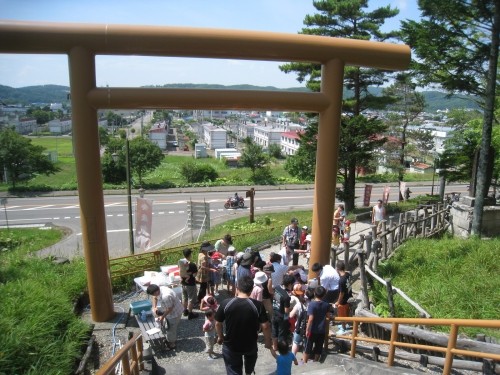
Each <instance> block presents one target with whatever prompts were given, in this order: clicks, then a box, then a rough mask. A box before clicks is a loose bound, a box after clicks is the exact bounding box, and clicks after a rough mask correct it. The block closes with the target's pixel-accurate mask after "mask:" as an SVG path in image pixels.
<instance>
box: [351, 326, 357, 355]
mask: <svg viewBox="0 0 500 375" xmlns="http://www.w3.org/2000/svg"><path fill="white" fill-rule="evenodd" d="M358 324H359V323H358V322H353V325H352V342H351V358H354V357H355V356H356V343H357V341H356V338H357V337H358Z"/></svg>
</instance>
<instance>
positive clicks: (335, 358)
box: [152, 352, 422, 375]
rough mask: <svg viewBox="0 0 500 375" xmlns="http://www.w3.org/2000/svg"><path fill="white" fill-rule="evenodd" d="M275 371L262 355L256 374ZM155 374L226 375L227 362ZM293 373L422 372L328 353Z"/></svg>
mask: <svg viewBox="0 0 500 375" xmlns="http://www.w3.org/2000/svg"><path fill="white" fill-rule="evenodd" d="M275 370H276V362H275V360H274V358H273V357H272V356H271V354H270V353H269V352H265V353H259V358H258V360H257V364H256V366H255V374H257V375H261V374H265V375H272V374H274V371H275ZM152 373H153V374H166V373H168V374H189V375H206V374H225V373H226V370H225V367H224V360H223V359H222V357H219V358H217V359H214V360H208V359H206V360H197V361H195V362H184V363H178V364H169V365H167V366H165V367H160V366H159V365H158V364H155V365H154V366H153V372H152ZM292 374H296V375H299V374H304V375H305V374H307V375H346V374H349V375H391V374H394V375H396V374H397V375H401V374H403V375H404V374H407V375H415V374H422V372H421V371H417V370H414V369H407V368H404V367H399V366H396V367H388V366H387V365H386V364H383V363H375V362H373V361H370V360H367V359H362V358H354V359H352V358H350V357H349V356H347V355H343V354H329V355H327V356H326V358H325V359H324V361H323V362H309V363H307V364H299V365H298V366H292Z"/></svg>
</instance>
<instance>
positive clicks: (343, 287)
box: [334, 272, 351, 305]
mask: <svg viewBox="0 0 500 375" xmlns="http://www.w3.org/2000/svg"><path fill="white" fill-rule="evenodd" d="M350 276H351V275H350V274H349V272H346V273H345V274H344V275H343V276H340V280H339V293H342V292H344V296H343V297H342V300H341V301H340V304H341V305H345V304H346V303H347V300H348V299H349V297H350V295H349V289H348V287H347V282H348V280H349V278H350ZM334 302H337V301H334Z"/></svg>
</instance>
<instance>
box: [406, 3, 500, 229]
mask: <svg viewBox="0 0 500 375" xmlns="http://www.w3.org/2000/svg"><path fill="white" fill-rule="evenodd" d="M418 5H419V8H420V11H421V16H422V17H421V19H420V20H419V21H418V22H417V21H405V22H403V23H402V31H403V35H404V40H405V42H406V43H408V44H409V45H410V46H411V47H412V48H413V50H414V52H415V54H416V56H417V57H418V60H416V61H415V62H414V65H415V69H416V70H417V71H418V72H419V74H420V80H421V83H422V84H423V85H430V84H437V85H439V86H441V87H442V88H444V89H445V90H447V91H448V92H449V93H467V94H471V95H475V96H476V97H477V98H479V102H480V104H481V106H482V107H483V109H484V111H483V120H482V122H483V123H482V131H481V146H480V154H479V168H478V173H477V192H476V200H475V204H474V214H473V219H472V234H474V235H480V234H481V225H482V218H483V206H484V197H485V196H486V194H487V193H488V190H489V186H490V183H491V180H490V181H488V176H489V175H490V171H488V163H489V160H490V159H491V152H492V149H491V147H490V146H491V144H492V130H493V122H494V116H493V114H494V110H495V94H496V87H497V79H498V76H497V70H498V57H499V55H498V49H499V45H500V36H499V34H500V2H499V1H498V0H477V1H470V0H467V1H464V0H420V1H419V2H418Z"/></svg>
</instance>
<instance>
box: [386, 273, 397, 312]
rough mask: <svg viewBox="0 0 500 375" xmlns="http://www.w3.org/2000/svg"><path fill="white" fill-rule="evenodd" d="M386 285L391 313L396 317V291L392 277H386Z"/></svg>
mask: <svg viewBox="0 0 500 375" xmlns="http://www.w3.org/2000/svg"><path fill="white" fill-rule="evenodd" d="M385 282H386V284H385V287H386V290H387V303H388V304H389V313H390V314H391V317H392V318H395V317H396V308H395V307H394V292H393V290H392V281H391V279H385Z"/></svg>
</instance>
